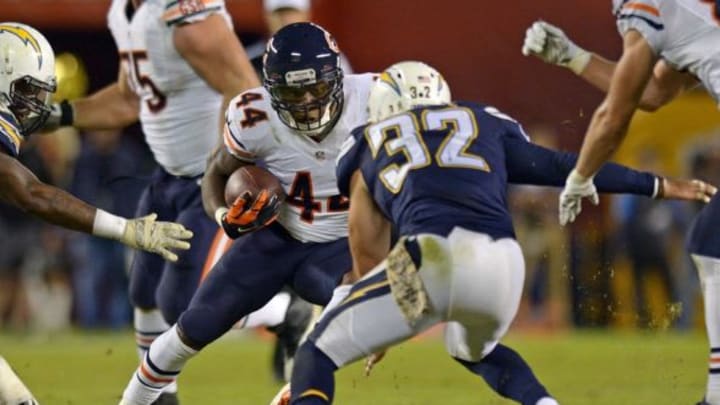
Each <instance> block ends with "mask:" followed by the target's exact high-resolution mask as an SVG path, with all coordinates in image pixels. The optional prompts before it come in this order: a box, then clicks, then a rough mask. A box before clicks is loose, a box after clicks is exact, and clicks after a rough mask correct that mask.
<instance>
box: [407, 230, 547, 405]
mask: <svg viewBox="0 0 720 405" xmlns="http://www.w3.org/2000/svg"><path fill="white" fill-rule="evenodd" d="M448 241H449V245H450V251H451V254H452V257H453V260H452V262H453V268H454V271H453V277H452V281H451V287H450V290H451V291H453V294H452V297H451V298H450V303H449V307H450V310H449V312H448V318H449V319H450V320H451V322H448V324H447V326H446V329H445V341H446V346H447V349H448V352H449V353H450V354H451V355H452V356H453V357H454V358H455V359H456V360H457V361H458V362H460V363H461V364H462V365H463V366H465V367H466V368H467V369H468V370H469V371H471V372H473V373H474V374H477V375H479V376H481V377H483V378H484V379H485V381H486V382H487V383H488V385H490V386H491V387H492V388H493V390H495V391H496V392H497V393H498V394H500V395H502V396H503V397H506V398H510V399H513V400H515V401H517V402H519V403H522V404H524V405H538V404H540V405H545V404H548V405H550V404H556V402H555V401H554V400H553V399H552V398H550V397H549V394H548V393H547V391H546V390H545V388H544V387H543V386H542V384H540V382H539V381H538V380H537V378H535V375H534V374H533V373H532V370H531V369H530V367H529V366H528V364H527V363H525V361H524V360H523V359H522V358H521V357H520V356H519V355H518V354H517V353H516V352H514V351H513V350H512V349H510V348H508V347H506V346H498V345H497V342H498V340H499V339H500V338H501V337H502V336H503V335H505V333H506V332H507V330H508V328H509V327H510V324H511V323H512V320H513V319H514V317H515V313H516V312H517V308H518V305H519V303H520V297H521V295H522V287H523V283H524V276H525V269H524V266H525V264H524V261H523V256H522V252H521V251H520V247H519V246H518V244H517V242H515V241H514V240H511V239H501V240H498V241H493V240H492V239H490V238H489V237H488V236H486V235H482V234H478V233H474V232H469V231H466V230H463V229H459V228H458V229H456V230H454V231H453V232H452V233H451V234H450V236H449V237H448ZM420 243H421V246H422V244H423V241H422V240H421V242H420ZM541 401H542V402H541Z"/></svg>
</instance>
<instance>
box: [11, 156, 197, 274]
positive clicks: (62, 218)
mask: <svg viewBox="0 0 720 405" xmlns="http://www.w3.org/2000/svg"><path fill="white" fill-rule="evenodd" d="M0 199H2V200H3V201H6V202H8V203H10V204H12V205H13V206H15V207H17V208H19V209H22V210H25V211H27V212H28V213H30V214H33V215H35V216H37V217H40V218H42V219H43V220H45V221H47V222H50V223H52V224H55V225H59V226H62V227H64V228H68V229H72V230H76V231H80V232H85V233H90V234H93V235H96V236H99V237H103V238H108V239H115V240H118V241H120V242H122V243H124V244H126V245H128V246H130V247H133V248H137V249H143V250H147V251H149V252H154V253H158V254H160V255H161V256H163V257H164V258H165V259H167V260H170V261H176V260H177V259H178V257H177V255H176V254H175V253H173V252H172V251H171V249H189V248H190V244H189V243H188V242H186V241H185V239H190V238H191V237H192V232H190V231H188V230H186V229H185V228H184V227H183V226H182V225H180V224H175V223H169V222H158V221H155V219H156V217H157V216H156V215H155V214H153V215H150V216H147V217H143V218H136V219H131V220H128V219H125V218H123V217H118V216H115V215H112V214H110V213H108V212H105V211H103V210H100V209H97V208H95V207H93V206H91V205H89V204H87V203H85V202H83V201H82V200H79V199H77V198H75V197H73V196H72V195H71V194H69V193H67V192H65V191H63V190H61V189H59V188H57V187H53V186H51V185H49V184H45V183H43V182H41V181H40V180H38V178H37V177H35V175H34V174H32V172H30V171H29V170H28V169H27V168H25V167H24V166H23V165H21V164H20V163H19V162H18V161H17V160H15V159H13V158H11V157H10V156H8V155H6V154H4V153H0Z"/></svg>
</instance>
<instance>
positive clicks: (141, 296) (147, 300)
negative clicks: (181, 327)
mask: <svg viewBox="0 0 720 405" xmlns="http://www.w3.org/2000/svg"><path fill="white" fill-rule="evenodd" d="M128 296H129V297H130V304H131V305H132V306H133V308H139V309H142V310H145V311H149V310H151V309H155V308H157V302H156V301H155V292H154V291H149V290H147V289H141V288H133V287H132V285H131V286H130V289H129V290H128Z"/></svg>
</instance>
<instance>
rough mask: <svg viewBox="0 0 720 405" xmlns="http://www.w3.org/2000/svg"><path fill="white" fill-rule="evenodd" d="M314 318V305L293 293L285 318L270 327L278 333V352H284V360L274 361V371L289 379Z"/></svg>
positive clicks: (277, 374) (286, 379)
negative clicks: (293, 364) (298, 350)
mask: <svg viewBox="0 0 720 405" xmlns="http://www.w3.org/2000/svg"><path fill="white" fill-rule="evenodd" d="M312 320H313V305H312V304H310V303H309V302H307V301H305V300H304V299H302V298H300V297H299V296H298V295H296V294H294V293H292V294H291V298H290V305H288V309H287V313H286V314H285V320H284V321H283V322H282V323H281V324H280V325H277V326H273V327H272V328H268V330H269V331H271V332H273V333H275V335H277V342H276V343H275V344H276V348H275V350H276V352H277V351H279V352H280V353H278V354H282V356H281V358H282V362H280V361H279V360H278V361H275V360H274V361H273V373H274V374H275V375H276V376H281V377H282V378H281V380H284V381H288V380H289V379H290V374H291V373H292V362H293V359H294V358H295V352H296V351H297V349H298V347H299V346H300V342H301V340H302V339H303V337H304V336H305V332H306V331H307V329H308V328H309V326H310V324H311V322H312Z"/></svg>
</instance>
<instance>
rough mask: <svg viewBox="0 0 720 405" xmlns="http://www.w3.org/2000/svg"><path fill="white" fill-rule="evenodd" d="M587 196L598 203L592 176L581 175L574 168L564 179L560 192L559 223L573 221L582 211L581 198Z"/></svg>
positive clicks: (563, 223) (598, 199)
mask: <svg viewBox="0 0 720 405" xmlns="http://www.w3.org/2000/svg"><path fill="white" fill-rule="evenodd" d="M585 197H587V198H589V199H590V202H591V203H593V204H594V205H598V204H599V203H600V198H599V197H598V193H597V190H596V189H595V184H593V178H592V177H583V176H581V175H580V174H578V172H577V171H575V169H573V171H571V172H570V174H569V175H568V177H567V180H565V188H563V191H562V192H561V193H560V225H566V224H568V223H570V222H573V221H575V218H577V216H578V215H579V214H580V211H582V199H583V198H585Z"/></svg>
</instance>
